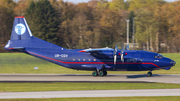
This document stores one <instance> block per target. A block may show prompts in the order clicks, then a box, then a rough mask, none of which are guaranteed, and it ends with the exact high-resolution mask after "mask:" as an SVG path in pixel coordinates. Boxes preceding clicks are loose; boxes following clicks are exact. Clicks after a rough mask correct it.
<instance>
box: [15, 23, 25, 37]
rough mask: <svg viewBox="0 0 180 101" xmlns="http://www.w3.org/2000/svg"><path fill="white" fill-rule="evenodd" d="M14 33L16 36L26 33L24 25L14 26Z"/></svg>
mask: <svg viewBox="0 0 180 101" xmlns="http://www.w3.org/2000/svg"><path fill="white" fill-rule="evenodd" d="M15 32H16V34H18V35H23V34H24V33H25V32H26V27H25V26H24V24H22V23H19V24H17V25H16V26H15Z"/></svg>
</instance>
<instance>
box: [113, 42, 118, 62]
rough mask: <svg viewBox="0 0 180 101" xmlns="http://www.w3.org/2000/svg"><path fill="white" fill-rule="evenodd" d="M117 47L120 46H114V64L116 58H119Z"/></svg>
mask: <svg viewBox="0 0 180 101" xmlns="http://www.w3.org/2000/svg"><path fill="white" fill-rule="evenodd" d="M117 49H118V46H117V44H116V47H115V48H114V65H116V60H117Z"/></svg>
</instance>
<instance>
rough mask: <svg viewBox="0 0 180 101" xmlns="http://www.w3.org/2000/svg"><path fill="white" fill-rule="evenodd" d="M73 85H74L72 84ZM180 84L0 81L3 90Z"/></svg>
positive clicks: (172, 86)
mask: <svg viewBox="0 0 180 101" xmlns="http://www.w3.org/2000/svg"><path fill="white" fill-rule="evenodd" d="M72 85H73V86H72ZM173 88H180V84H163V83H72V82H69V83H68V82H55V83H0V91H2V92H27V91H72V90H115V89H118V90H124V89H173Z"/></svg>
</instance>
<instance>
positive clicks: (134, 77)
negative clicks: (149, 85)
mask: <svg viewBox="0 0 180 101" xmlns="http://www.w3.org/2000/svg"><path fill="white" fill-rule="evenodd" d="M160 76H162V75H159V74H153V75H152V76H151V77H160ZM147 77H148V76H147V75H146V74H142V75H139V74H138V75H127V79H136V78H147ZM151 77H148V78H151Z"/></svg>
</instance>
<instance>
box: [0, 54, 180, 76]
mask: <svg viewBox="0 0 180 101" xmlns="http://www.w3.org/2000/svg"><path fill="white" fill-rule="evenodd" d="M163 55H164V56H165V57H168V58H171V59H173V60H175V61H176V66H174V67H172V69H171V70H158V71H153V74H180V68H179V67H180V58H179V57H180V53H163ZM34 67H39V69H38V70H34ZM0 73H39V74H40V73H48V74H53V73H58V74H91V73H92V72H91V71H77V70H72V69H68V68H65V67H62V66H59V65H56V64H53V63H50V62H47V61H44V60H41V59H38V58H35V57H33V56H30V55H27V54H24V53H0ZM127 73H128V74H146V71H142V72H127V71H108V74H127Z"/></svg>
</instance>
